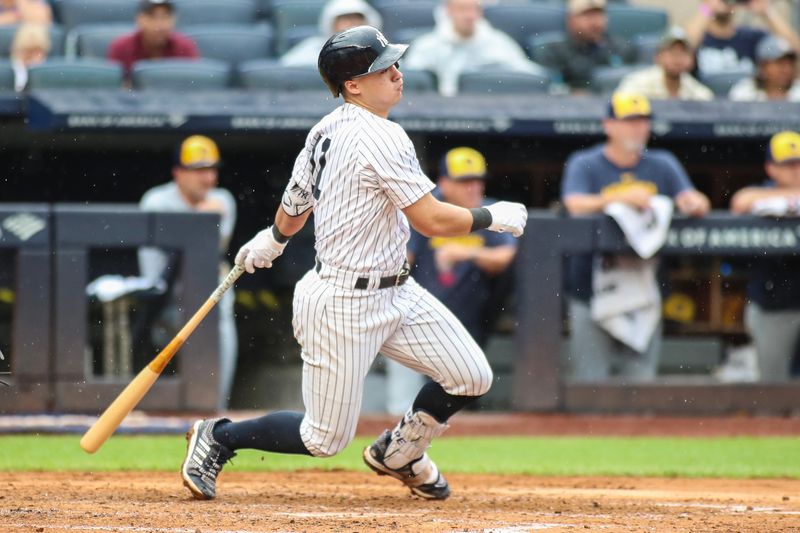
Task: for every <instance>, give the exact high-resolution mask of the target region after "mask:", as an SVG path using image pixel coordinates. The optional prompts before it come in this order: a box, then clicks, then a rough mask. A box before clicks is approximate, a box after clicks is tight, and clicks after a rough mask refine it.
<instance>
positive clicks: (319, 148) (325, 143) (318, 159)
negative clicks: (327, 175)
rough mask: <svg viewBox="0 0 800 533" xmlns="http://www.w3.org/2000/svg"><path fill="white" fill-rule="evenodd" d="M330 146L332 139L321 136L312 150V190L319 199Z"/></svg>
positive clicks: (315, 197) (316, 198)
mask: <svg viewBox="0 0 800 533" xmlns="http://www.w3.org/2000/svg"><path fill="white" fill-rule="evenodd" d="M320 141H322V142H320ZM330 147H331V140H330V139H329V138H328V137H324V138H323V137H320V138H319V139H317V142H316V143H314V148H313V150H312V151H311V175H312V176H313V178H312V179H313V180H314V185H312V186H311V192H312V193H313V194H314V199H315V200H319V195H320V192H322V191H321V189H320V186H321V185H322V178H323V171H324V170H325V164H326V163H327V162H328V161H327V158H326V154H327V153H328V148H330Z"/></svg>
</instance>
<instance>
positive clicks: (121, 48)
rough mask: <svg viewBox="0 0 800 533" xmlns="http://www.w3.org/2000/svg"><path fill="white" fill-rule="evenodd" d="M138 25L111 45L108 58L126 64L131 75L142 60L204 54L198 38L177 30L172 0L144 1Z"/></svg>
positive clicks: (126, 73) (126, 70)
mask: <svg viewBox="0 0 800 533" xmlns="http://www.w3.org/2000/svg"><path fill="white" fill-rule="evenodd" d="M136 28H137V30H136V31H135V32H134V33H131V34H129V35H123V36H122V37H119V38H117V39H116V40H114V42H112V43H111V45H110V46H109V47H108V59H110V60H112V61H116V62H117V63H120V64H122V68H123V70H124V71H125V76H126V77H128V78H129V77H130V73H131V69H132V68H133V64H134V63H136V62H137V61H140V60H142V59H162V58H167V57H185V58H197V57H200V52H199V51H198V50H197V45H196V44H195V43H194V41H193V40H191V39H190V38H189V37H187V36H185V35H183V34H181V33H179V32H177V31H175V5H174V4H173V3H172V2H171V1H170V0H141V1H140V2H139V13H138V15H136Z"/></svg>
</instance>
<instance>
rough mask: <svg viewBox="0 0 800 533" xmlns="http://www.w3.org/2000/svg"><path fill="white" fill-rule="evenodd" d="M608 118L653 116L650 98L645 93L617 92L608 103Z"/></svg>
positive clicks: (620, 118) (625, 118)
mask: <svg viewBox="0 0 800 533" xmlns="http://www.w3.org/2000/svg"><path fill="white" fill-rule="evenodd" d="M607 116H608V118H613V119H617V120H628V119H633V118H652V116H653V112H652V111H651V109H650V100H648V99H647V97H646V96H645V95H643V94H638V93H628V92H616V93H614V94H613V95H611V101H610V102H609V104H608V115H607Z"/></svg>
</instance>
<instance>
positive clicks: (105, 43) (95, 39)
mask: <svg viewBox="0 0 800 533" xmlns="http://www.w3.org/2000/svg"><path fill="white" fill-rule="evenodd" d="M134 28H135V26H133V25H132V24H129V23H110V24H81V25H80V26H76V27H74V28H72V30H70V32H69V33H68V34H67V38H66V41H65V45H64V48H65V55H66V56H67V57H68V58H73V57H95V58H104V57H106V56H107V55H108V47H109V45H111V43H112V42H113V41H114V40H115V39H116V38H117V37H121V36H122V35H125V34H127V33H130V32H132V31H134Z"/></svg>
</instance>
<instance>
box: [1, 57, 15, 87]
mask: <svg viewBox="0 0 800 533" xmlns="http://www.w3.org/2000/svg"><path fill="white" fill-rule="evenodd" d="M13 90H14V69H13V68H12V67H11V62H10V61H8V60H7V59H0V91H13Z"/></svg>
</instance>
